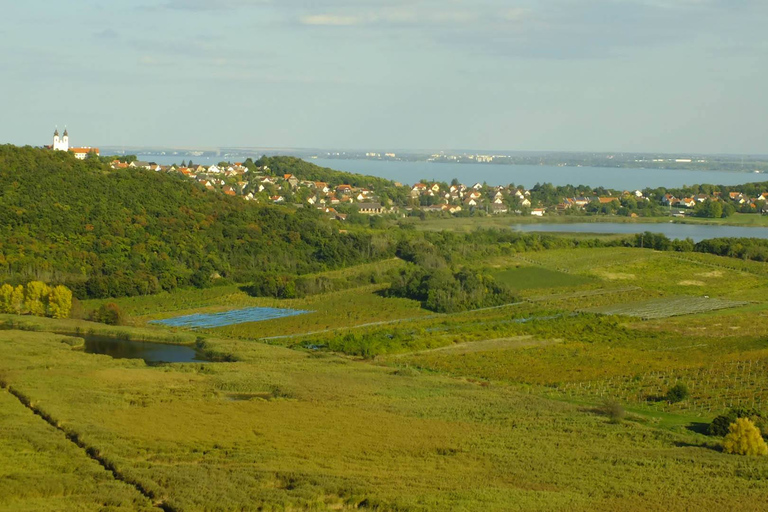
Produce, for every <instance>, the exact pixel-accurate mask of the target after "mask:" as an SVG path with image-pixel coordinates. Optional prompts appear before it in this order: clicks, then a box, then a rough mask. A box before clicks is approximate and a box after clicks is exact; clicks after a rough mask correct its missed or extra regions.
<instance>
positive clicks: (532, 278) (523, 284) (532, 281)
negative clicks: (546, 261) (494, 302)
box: [493, 267, 595, 290]
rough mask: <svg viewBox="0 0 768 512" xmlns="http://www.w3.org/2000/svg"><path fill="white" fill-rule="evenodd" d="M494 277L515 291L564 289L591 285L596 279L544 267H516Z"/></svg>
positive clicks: (497, 273)
mask: <svg viewBox="0 0 768 512" xmlns="http://www.w3.org/2000/svg"><path fill="white" fill-rule="evenodd" d="M493 277H494V278H495V279H496V280H497V281H499V282H500V283H502V284H506V285H507V286H509V287H510V288H512V289H514V290H530V289H538V288H564V287H573V286H579V285H583V284H590V283H592V282H594V281H595V280H594V279H590V278H588V277H585V276H580V275H573V274H566V273H564V272H558V271H556V270H550V269H546V268H542V267H516V268H509V269H505V270H500V271H498V272H494V274H493Z"/></svg>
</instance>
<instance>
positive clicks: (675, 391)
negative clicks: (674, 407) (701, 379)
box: [667, 383, 688, 404]
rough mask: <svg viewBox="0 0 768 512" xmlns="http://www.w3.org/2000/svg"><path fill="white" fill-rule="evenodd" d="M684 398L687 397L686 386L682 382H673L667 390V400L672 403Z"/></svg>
mask: <svg viewBox="0 0 768 512" xmlns="http://www.w3.org/2000/svg"><path fill="white" fill-rule="evenodd" d="M686 398H688V387H687V386H686V385H685V384H683V383H678V384H675V385H674V386H672V387H671V388H669V390H668V391H667V400H669V401H670V402H672V403H673V404H674V403H677V402H682V401H683V400H685V399H686Z"/></svg>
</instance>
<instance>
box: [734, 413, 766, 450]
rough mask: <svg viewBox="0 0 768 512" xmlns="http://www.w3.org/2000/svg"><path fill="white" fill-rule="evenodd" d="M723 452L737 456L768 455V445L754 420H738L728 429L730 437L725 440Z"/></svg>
mask: <svg viewBox="0 0 768 512" xmlns="http://www.w3.org/2000/svg"><path fill="white" fill-rule="evenodd" d="M723 451H724V452H725V453H734V454H737V455H768V445H766V444H765V441H764V440H763V436H761V435H760V430H758V428H757V427H756V426H755V424H754V423H752V420H750V419H749V418H738V419H737V420H736V421H735V422H733V423H731V426H730V427H729V428H728V435H726V436H725V439H723Z"/></svg>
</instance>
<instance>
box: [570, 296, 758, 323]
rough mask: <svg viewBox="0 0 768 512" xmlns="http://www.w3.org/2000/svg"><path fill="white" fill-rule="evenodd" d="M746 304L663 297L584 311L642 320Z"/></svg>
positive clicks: (701, 298)
mask: <svg viewBox="0 0 768 512" xmlns="http://www.w3.org/2000/svg"><path fill="white" fill-rule="evenodd" d="M746 304H747V303H746V302H737V301H732V300H725V299H718V298H709V297H685V296H679V297H665V298H661V299H652V300H646V301H642V302H632V303H626V304H615V305H611V306H603V307H598V308H591V309H587V310H585V311H588V312H590V313H601V314H604V315H622V316H634V317H638V318H643V319H651V318H668V317H670V316H682V315H691V314H695V313H706V312H707V311H716V310H718V309H728V308H735V307H739V306H744V305H746Z"/></svg>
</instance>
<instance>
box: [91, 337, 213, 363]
mask: <svg viewBox="0 0 768 512" xmlns="http://www.w3.org/2000/svg"><path fill="white" fill-rule="evenodd" d="M79 337H81V338H83V339H85V347H84V352H85V353H87V354H104V355H107V356H110V357H114V358H115V359H143V360H144V361H145V362H147V363H207V362H209V361H208V360H207V359H205V356H204V355H203V354H201V353H200V352H198V351H197V350H195V349H194V347H190V346H188V345H169V344H165V343H153V342H150V341H132V340H122V339H115V338H108V337H106V336H93V335H86V336H82V335H79Z"/></svg>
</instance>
